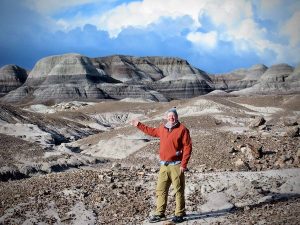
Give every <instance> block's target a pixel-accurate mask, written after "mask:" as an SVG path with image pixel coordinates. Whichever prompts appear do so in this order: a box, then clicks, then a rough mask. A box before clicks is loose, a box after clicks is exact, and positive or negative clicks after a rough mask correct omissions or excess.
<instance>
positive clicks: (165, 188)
mask: <svg viewBox="0 0 300 225" xmlns="http://www.w3.org/2000/svg"><path fill="white" fill-rule="evenodd" d="M171 184H172V187H173V190H174V193H175V199H176V209H175V216H183V215H184V214H185V201H184V188H185V180H184V173H181V172H180V164H178V165H168V166H165V165H161V166H160V170H159V175H158V181H157V186H156V197H157V199H156V211H155V214H156V215H162V214H165V211H166V207H167V200H168V192H169V188H170V185H171Z"/></svg>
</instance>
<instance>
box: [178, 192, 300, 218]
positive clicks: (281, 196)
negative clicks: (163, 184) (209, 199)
mask: <svg viewBox="0 0 300 225" xmlns="http://www.w3.org/2000/svg"><path fill="white" fill-rule="evenodd" d="M267 195H269V196H270V197H271V198H270V199H269V200H267V201H265V202H261V203H256V204H252V205H247V206H245V207H250V208H256V207H261V206H263V205H266V204H269V203H275V202H285V201H289V200H291V199H299V198H300V194H298V193H276V192H268V193H267ZM239 210H244V207H233V208H227V209H222V210H215V211H208V212H201V213H189V214H187V215H186V216H185V217H184V219H185V221H190V220H199V219H205V218H211V217H214V218H216V217H220V216H224V215H228V214H231V213H234V212H236V211H239Z"/></svg>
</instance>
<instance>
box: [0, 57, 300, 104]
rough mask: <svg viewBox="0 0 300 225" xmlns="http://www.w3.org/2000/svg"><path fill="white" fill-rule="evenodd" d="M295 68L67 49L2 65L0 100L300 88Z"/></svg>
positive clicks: (158, 96)
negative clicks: (215, 67)
mask: <svg viewBox="0 0 300 225" xmlns="http://www.w3.org/2000/svg"><path fill="white" fill-rule="evenodd" d="M299 76H300V75H299V67H297V68H296V70H294V68H293V67H292V66H290V65H287V64H277V65H273V66H271V67H270V68H268V67H266V66H265V65H262V64H258V65H254V66H252V67H251V68H249V69H238V70H234V71H232V72H230V73H226V74H208V73H207V72H205V71H203V70H200V69H198V68H196V67H193V66H192V65H190V64H189V63H188V62H187V61H186V60H184V59H180V58H176V57H134V56H125V55H113V56H106V57H97V58H89V57H86V56H83V55H79V54H75V53H71V54H64V55H56V56H50V57H46V58H42V59H41V60H39V61H38V62H37V63H36V64H35V66H34V68H33V69H32V71H31V72H30V73H29V74H28V75H27V72H26V70H24V69H22V68H20V67H18V66H16V65H7V66H4V67H2V68H1V69H0V94H2V96H3V95H5V96H4V97H3V98H1V101H3V102H23V103H24V102H33V103H37V102H47V101H54V102H61V101H66V100H74V99H77V100H89V101H96V100H99V99H117V100H119V99H124V98H143V99H149V100H152V101H169V100H171V99H184V98H191V97H195V96H199V95H204V94H208V93H210V92H212V91H214V90H222V91H225V92H227V93H231V92H234V93H235V94H263V93H267V92H270V91H271V92H274V93H294V92H297V93H298V92H300V84H299Z"/></svg>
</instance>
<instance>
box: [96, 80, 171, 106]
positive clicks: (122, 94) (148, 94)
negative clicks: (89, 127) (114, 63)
mask: <svg viewBox="0 0 300 225" xmlns="http://www.w3.org/2000/svg"><path fill="white" fill-rule="evenodd" d="M97 86H98V87H99V88H101V90H103V91H104V92H105V93H106V94H107V95H108V96H109V98H113V99H123V98H144V99H149V100H152V101H159V102H165V101H168V98H166V97H165V96H164V95H163V94H161V93H160V92H157V91H155V90H151V89H149V88H148V87H147V86H145V85H129V84H99V85H97Z"/></svg>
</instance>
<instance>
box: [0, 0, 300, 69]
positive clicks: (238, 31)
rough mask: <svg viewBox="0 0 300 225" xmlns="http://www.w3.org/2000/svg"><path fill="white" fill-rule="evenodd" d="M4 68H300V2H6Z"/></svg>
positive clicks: (1, 4)
mask: <svg viewBox="0 0 300 225" xmlns="http://www.w3.org/2000/svg"><path fill="white" fill-rule="evenodd" d="M0 17H1V18H0V26H1V33H0V66H1V67H2V66H3V65H6V64H17V65H19V66H21V67H24V68H26V69H32V68H33V66H34V65H35V63H36V62H37V61H38V60H39V59H41V58H43V57H46V56H49V55H58V54H65V53H80V54H82V55H86V56H88V57H99V56H107V55H113V54H123V55H134V56H173V57H180V58H183V59H186V60H188V62H189V63H190V64H192V65H193V66H196V67H197V68H199V69H202V70H205V71H206V72H209V73H224V72H228V71H232V70H234V69H238V68H249V67H251V66H252V65H254V64H259V63H263V64H265V65H267V66H271V65H273V64H276V63H288V64H290V65H292V66H296V65H298V64H299V63H300V57H299V55H300V54H299V53H300V24H299V21H300V1H299V0H253V1H249V0H185V1H182V0H140V1H135V0H68V1H62V0H1V1H0Z"/></svg>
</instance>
